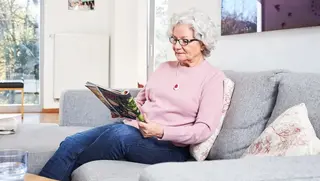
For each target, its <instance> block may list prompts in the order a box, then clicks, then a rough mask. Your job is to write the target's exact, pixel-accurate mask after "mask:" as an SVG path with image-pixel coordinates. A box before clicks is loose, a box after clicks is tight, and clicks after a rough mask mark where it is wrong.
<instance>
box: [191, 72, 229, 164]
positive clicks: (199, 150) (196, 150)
mask: <svg viewBox="0 0 320 181" xmlns="http://www.w3.org/2000/svg"><path fill="white" fill-rule="evenodd" d="M223 84H224V103H223V114H222V117H221V118H220V122H219V125H218V127H217V128H216V130H215V131H214V132H213V134H212V135H211V136H210V137H209V138H208V139H207V140H206V141H204V142H202V143H199V144H195V145H191V146H190V154H191V155H192V156H193V157H194V158H195V159H196V160H197V161H203V160H205V159H206V158H207V156H208V154H209V152H210V150H211V147H212V145H213V143H214V141H215V140H216V138H217V136H218V134H219V132H220V130H221V127H222V125H223V121H224V118H225V116H226V113H227V110H228V109H229V106H230V103H231V98H232V94H233V91H234V82H233V81H232V80H231V79H229V78H226V79H225V80H224V83H223Z"/></svg>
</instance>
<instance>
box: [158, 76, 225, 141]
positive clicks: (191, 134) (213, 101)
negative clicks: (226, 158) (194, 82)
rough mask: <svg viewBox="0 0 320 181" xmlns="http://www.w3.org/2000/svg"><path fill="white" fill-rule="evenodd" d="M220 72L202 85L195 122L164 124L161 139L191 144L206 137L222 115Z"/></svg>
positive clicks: (222, 78) (221, 79)
mask: <svg viewBox="0 0 320 181" xmlns="http://www.w3.org/2000/svg"><path fill="white" fill-rule="evenodd" d="M224 78H225V76H224V74H223V73H222V72H221V73H220V72H219V73H217V74H215V75H214V76H212V77H211V78H210V80H209V81H207V82H206V84H205V85H204V87H203V90H202V94H201V97H200V105H199V110H198V114H197V117H196V120H195V123H194V124H193V125H191V126H177V127H172V126H165V127H164V134H163V137H162V138H161V140H167V141H172V142H175V143H180V144H185V145H192V144H198V143H201V142H203V141H205V140H206V139H208V138H209V137H210V136H211V134H212V133H213V131H214V130H215V128H216V127H217V126H218V123H219V121H220V119H221V116H222V109H223V80H224Z"/></svg>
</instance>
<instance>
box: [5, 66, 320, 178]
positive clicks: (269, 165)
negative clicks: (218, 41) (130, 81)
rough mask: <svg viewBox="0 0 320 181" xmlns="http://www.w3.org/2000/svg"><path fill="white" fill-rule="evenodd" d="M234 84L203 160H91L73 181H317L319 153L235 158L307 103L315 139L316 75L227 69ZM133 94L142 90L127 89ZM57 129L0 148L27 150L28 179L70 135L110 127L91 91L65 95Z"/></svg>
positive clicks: (31, 131) (319, 86)
mask: <svg viewBox="0 0 320 181" xmlns="http://www.w3.org/2000/svg"><path fill="white" fill-rule="evenodd" d="M225 73H226V75H227V76H228V77H229V78H231V79H232V80H233V81H234V82H235V84H236V87H235V91H234V94H233V98H232V102H231V105H230V109H229V111H228V113H227V115H226V118H225V122H224V125H223V128H222V130H221V133H220V134H219V136H218V138H217V140H216V141H215V143H214V145H213V147H212V149H211V151H210V154H209V156H208V160H207V161H204V162H196V161H193V160H192V159H191V160H190V161H188V162H185V163H162V164H156V165H144V164H138V163H131V162H126V161H108V160H101V161H94V162H89V163H87V164H84V165H82V166H81V167H79V168H78V169H77V170H75V171H74V172H73V174H72V180H73V181H114V180H117V181H118V180H119V181H131V180H133V181H137V180H139V181H168V180H174V181H180V180H181V181H187V180H190V181H191V180H197V181H201V180H204V181H205V180H214V181H242V180H243V181H260V180H268V181H271V180H272V181H275V180H277V181H279V180H281V181H289V180H291V181H301V180H308V181H313V180H320V171H319V170H320V155H318V156H299V157H263V158H261V157H259V158H258V157H250V158H240V157H241V155H242V154H243V153H244V151H245V150H246V148H248V146H249V145H250V144H251V143H252V142H253V141H254V140H255V139H256V138H257V137H258V136H259V135H260V134H261V133H262V131H263V130H264V129H265V127H266V126H267V125H268V124H270V123H271V122H272V121H274V119H275V118H276V117H277V116H279V115H280V114H281V113H282V112H283V111H284V110H286V109H288V108H289V107H291V106H293V105H296V104H298V103H301V102H304V103H305V104H306V106H307V108H308V111H309V116H310V120H311V122H312V124H313V126H314V128H315V130H316V133H317V136H318V137H319V136H320V75H317V74H311V73H292V72H288V71H282V70H279V71H278V70H275V71H264V72H234V71H225ZM131 91H132V93H133V94H134V95H135V94H136V93H137V92H138V91H139V89H131ZM60 103H61V106H60V121H61V122H60V125H55V124H34V125H28V124H22V125H20V126H19V129H18V131H17V133H16V134H14V135H7V136H0V149H2V148H22V149H25V150H28V151H29V152H30V156H29V164H28V165H29V169H28V172H30V173H35V174H37V173H39V171H40V169H41V168H42V167H43V165H44V164H45V162H46V161H47V160H48V159H49V158H50V156H51V155H52V154H53V153H54V151H55V150H56V149H57V147H58V146H59V143H60V142H61V141H62V140H63V139H64V138H65V137H66V136H68V135H71V134H74V133H76V132H79V131H84V130H87V129H90V128H91V127H94V126H99V125H104V124H109V123H112V122H114V121H121V120H120V119H111V118H110V115H109V112H108V110H107V109H106V107H105V106H104V105H103V104H102V103H101V102H100V101H99V100H98V99H97V98H96V97H95V96H94V95H93V94H92V93H91V92H89V91H88V90H85V89H84V90H68V91H66V92H64V93H63V95H62V98H61V100H60Z"/></svg>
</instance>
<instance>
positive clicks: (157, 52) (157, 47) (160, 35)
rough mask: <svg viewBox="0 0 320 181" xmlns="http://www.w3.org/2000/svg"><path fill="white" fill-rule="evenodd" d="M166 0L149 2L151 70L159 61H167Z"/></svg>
mask: <svg viewBox="0 0 320 181" xmlns="http://www.w3.org/2000/svg"><path fill="white" fill-rule="evenodd" d="M167 11H168V0H150V4H149V27H148V32H149V41H148V44H149V47H150V49H149V50H148V51H149V56H148V59H149V69H148V73H149V74H150V73H151V72H153V71H154V70H155V69H156V68H157V67H158V66H159V64H160V63H162V62H164V61H167V60H168V59H167V50H168V46H169V41H168V36H167V30H168V20H169V19H168V15H167Z"/></svg>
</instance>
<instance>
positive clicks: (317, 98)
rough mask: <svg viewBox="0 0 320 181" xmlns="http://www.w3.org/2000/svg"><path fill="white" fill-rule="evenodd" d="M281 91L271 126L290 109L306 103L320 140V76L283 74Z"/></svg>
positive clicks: (270, 121) (280, 78)
mask: <svg viewBox="0 0 320 181" xmlns="http://www.w3.org/2000/svg"><path fill="white" fill-rule="evenodd" d="M277 76H278V77H279V80H280V83H279V90H278V96H277V100H276V104H275V107H274V110H273V112H272V116H271V118H270V120H269V121H268V124H267V126H268V125H270V124H271V123H272V122H273V121H275V120H276V118H277V117H278V116H279V115H280V114H282V113H283V112H284V111H285V110H287V109H289V108H290V107H292V106H294V105H297V104H300V103H304V104H305V105H306V107H307V109H308V116H309V119H310V121H311V124H312V125H313V127H314V129H315V131H316V134H317V136H318V138H320V74H316V73H281V74H278V75H277Z"/></svg>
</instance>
